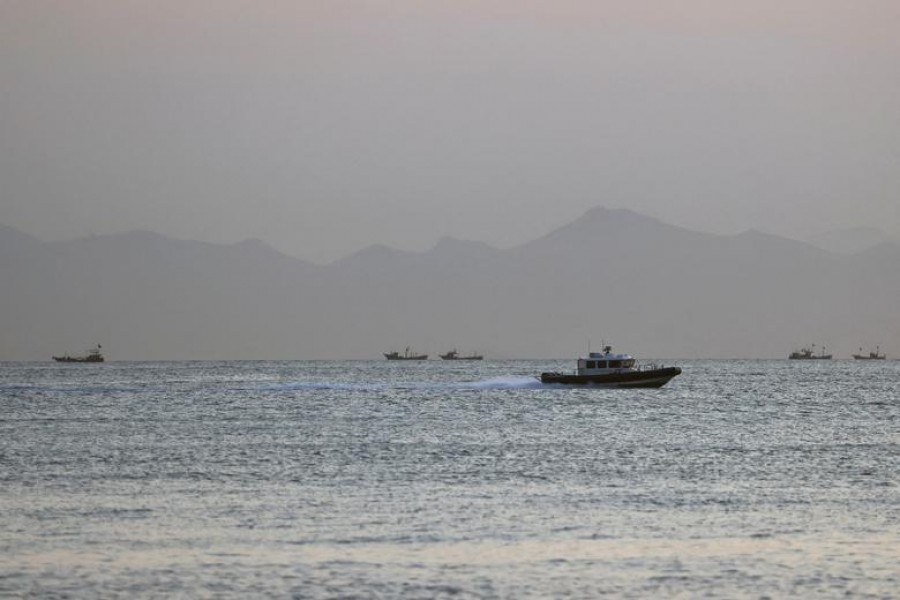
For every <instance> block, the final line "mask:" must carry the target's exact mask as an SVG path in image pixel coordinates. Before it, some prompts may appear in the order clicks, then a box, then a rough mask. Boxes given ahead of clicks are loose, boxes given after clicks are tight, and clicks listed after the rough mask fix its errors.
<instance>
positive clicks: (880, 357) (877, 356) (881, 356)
mask: <svg viewBox="0 0 900 600" xmlns="http://www.w3.org/2000/svg"><path fill="white" fill-rule="evenodd" d="M880 350H881V347H880V346H875V352H869V353H868V354H863V353H862V351H863V349H862V348H860V349H859V354H854V355H853V358H855V359H856V360H884V359H885V355H884V354H881V353H880Z"/></svg>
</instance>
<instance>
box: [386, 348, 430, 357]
mask: <svg viewBox="0 0 900 600" xmlns="http://www.w3.org/2000/svg"><path fill="white" fill-rule="evenodd" d="M384 357H385V358H386V359H388V360H428V355H427V354H416V353H415V352H413V353H412V354H410V353H409V346H407V347H406V351H405V352H404V353H403V354H400V353H399V352H385V353H384Z"/></svg>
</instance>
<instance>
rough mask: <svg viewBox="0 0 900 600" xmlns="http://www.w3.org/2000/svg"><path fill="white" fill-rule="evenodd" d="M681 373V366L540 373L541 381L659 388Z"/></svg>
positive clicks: (596, 385) (598, 385) (597, 385)
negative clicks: (591, 371)
mask: <svg viewBox="0 0 900 600" xmlns="http://www.w3.org/2000/svg"><path fill="white" fill-rule="evenodd" d="M680 374H681V367H665V368H662V369H647V370H645V371H629V372H625V373H609V374H605V375H576V374H573V373H541V383H558V384H564V385H582V386H595V387H616V388H659V387H662V386H664V385H666V384H667V383H669V380H671V379H672V378H673V377H676V376H678V375H680Z"/></svg>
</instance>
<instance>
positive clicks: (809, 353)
mask: <svg viewBox="0 0 900 600" xmlns="http://www.w3.org/2000/svg"><path fill="white" fill-rule="evenodd" d="M815 348H816V345H815V344H813V345H812V346H811V347H809V348H800V349H799V350H795V351H793V352H791V355H790V356H788V358H789V359H791V360H831V355H830V354H825V347H824V346H822V352H820V353H819V354H815V353H814V350H815Z"/></svg>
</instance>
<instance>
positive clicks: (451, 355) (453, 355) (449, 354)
mask: <svg viewBox="0 0 900 600" xmlns="http://www.w3.org/2000/svg"><path fill="white" fill-rule="evenodd" d="M438 356H440V357H441V358H442V359H444V360H484V356H483V355H481V354H469V355H468V356H460V355H459V352H457V351H456V348H454V349H453V350H451V351H450V352H447V353H446V354H439V355H438Z"/></svg>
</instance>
